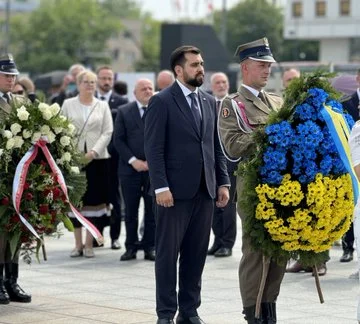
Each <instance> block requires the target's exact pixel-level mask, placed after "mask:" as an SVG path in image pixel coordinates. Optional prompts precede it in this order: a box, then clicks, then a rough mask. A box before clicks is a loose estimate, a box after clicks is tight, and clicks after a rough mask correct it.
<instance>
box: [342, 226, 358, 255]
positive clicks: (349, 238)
mask: <svg viewBox="0 0 360 324" xmlns="http://www.w3.org/2000/svg"><path fill="white" fill-rule="evenodd" d="M354 240H355V238H354V226H353V223H351V225H350V228H349V229H348V231H347V232H346V233H345V234H344V236H343V238H342V240H341V242H342V248H343V251H344V252H354Z"/></svg>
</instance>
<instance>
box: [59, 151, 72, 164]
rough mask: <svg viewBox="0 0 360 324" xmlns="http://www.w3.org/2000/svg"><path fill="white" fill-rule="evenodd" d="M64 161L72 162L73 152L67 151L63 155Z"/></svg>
mask: <svg viewBox="0 0 360 324" xmlns="http://www.w3.org/2000/svg"><path fill="white" fill-rule="evenodd" d="M61 159H62V160H63V161H67V162H70V161H71V154H70V153H69V152H65V153H64V154H63V156H62V157H61Z"/></svg>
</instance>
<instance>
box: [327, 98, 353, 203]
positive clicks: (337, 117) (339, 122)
mask: <svg viewBox="0 0 360 324" xmlns="http://www.w3.org/2000/svg"><path fill="white" fill-rule="evenodd" d="M320 113H321V115H322V116H323V118H324V120H325V123H326V125H327V127H328V128H329V132H330V135H331V137H332V139H333V140H334V143H335V146H336V149H337V150H338V152H339V156H340V158H341V160H342V162H343V163H344V166H345V168H346V170H347V171H348V172H349V174H350V177H351V182H352V187H353V193H354V204H356V202H357V199H358V196H359V181H358V179H357V177H356V174H355V171H354V167H353V166H352V163H351V153H350V146H349V144H348V138H349V136H350V128H349V125H348V124H347V122H346V120H345V118H344V115H343V114H342V113H340V112H337V111H335V110H333V109H332V108H331V107H329V106H326V105H324V106H323V108H322V109H321V110H320Z"/></svg>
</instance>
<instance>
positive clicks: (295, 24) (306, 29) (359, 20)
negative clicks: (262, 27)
mask: <svg viewBox="0 0 360 324" xmlns="http://www.w3.org/2000/svg"><path fill="white" fill-rule="evenodd" d="M284 38H285V39H299V40H305V39H307V40H319V41H320V53H319V60H320V61H322V62H349V61H351V60H353V59H354V58H355V57H356V53H353V51H351V48H352V45H353V44H354V43H356V42H358V40H359V39H360V0H287V2H286V6H285V23H284ZM357 54H358V55H359V54H360V53H357Z"/></svg>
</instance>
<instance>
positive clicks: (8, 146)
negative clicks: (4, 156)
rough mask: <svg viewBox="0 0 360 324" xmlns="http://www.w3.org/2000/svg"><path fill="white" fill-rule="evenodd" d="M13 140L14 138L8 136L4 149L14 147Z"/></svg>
mask: <svg viewBox="0 0 360 324" xmlns="http://www.w3.org/2000/svg"><path fill="white" fill-rule="evenodd" d="M14 144H15V140H14V138H9V139H8V140H7V142H6V149H7V150H11V149H12V148H13V147H14Z"/></svg>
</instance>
